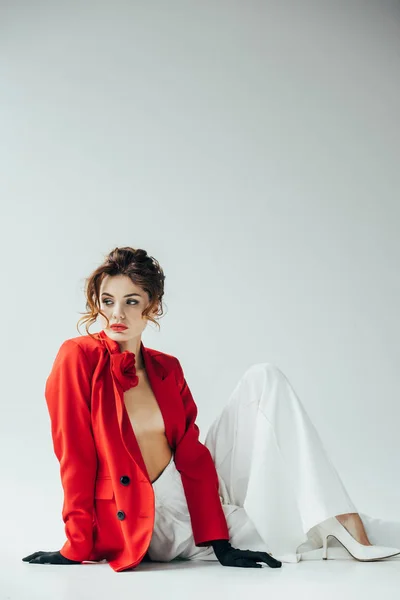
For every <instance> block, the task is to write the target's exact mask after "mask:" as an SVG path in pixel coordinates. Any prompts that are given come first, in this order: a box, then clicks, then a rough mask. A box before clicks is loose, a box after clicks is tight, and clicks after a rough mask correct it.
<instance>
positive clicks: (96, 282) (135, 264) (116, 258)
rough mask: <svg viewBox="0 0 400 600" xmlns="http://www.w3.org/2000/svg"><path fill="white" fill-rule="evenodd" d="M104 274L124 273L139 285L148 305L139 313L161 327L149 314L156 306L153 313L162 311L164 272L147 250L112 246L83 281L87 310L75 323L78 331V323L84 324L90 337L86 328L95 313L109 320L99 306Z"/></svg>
mask: <svg viewBox="0 0 400 600" xmlns="http://www.w3.org/2000/svg"><path fill="white" fill-rule="evenodd" d="M107 275H127V276H128V277H130V278H131V280H132V282H133V283H135V284H136V285H138V286H140V287H141V288H142V289H143V290H144V291H145V292H147V293H148V295H149V305H148V306H147V307H146V308H145V309H144V311H143V312H142V316H144V317H145V318H146V319H147V320H149V321H152V322H153V323H155V324H156V326H157V327H158V328H160V325H159V323H158V322H157V321H156V320H155V319H154V318H153V317H152V316H151V315H150V313H152V312H153V310H154V309H156V308H157V311H156V316H157V317H161V316H162V315H163V314H164V311H163V304H162V297H163V295H164V281H165V275H164V272H163V270H162V268H161V266H160V264H159V263H158V261H157V260H156V259H155V258H154V257H153V256H149V255H148V254H147V252H146V250H143V249H142V248H131V247H129V246H125V247H123V248H118V247H117V248H114V249H113V250H111V252H110V253H109V254H108V256H106V259H105V261H104V262H103V263H102V264H101V265H100V266H99V267H97V269H95V270H94V271H93V273H91V275H89V277H87V278H86V280H85V296H86V312H85V313H81V314H83V317H81V318H80V319H79V320H78V322H77V325H76V326H77V330H78V332H79V333H81V332H80V330H79V325H80V323H85V329H86V333H87V334H88V335H90V337H93V336H92V334H91V333H90V332H89V327H90V326H91V325H93V323H94V322H95V321H96V319H97V316H98V315H99V314H101V315H102V316H103V317H105V319H106V320H107V327H108V325H109V322H110V321H109V319H108V317H107V315H105V314H104V313H103V312H102V310H101V308H100V286H101V282H102V281H103V279H104V278H105V277H106V276H107Z"/></svg>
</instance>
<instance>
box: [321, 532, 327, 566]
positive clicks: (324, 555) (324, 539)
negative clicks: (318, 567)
mask: <svg viewBox="0 0 400 600" xmlns="http://www.w3.org/2000/svg"><path fill="white" fill-rule="evenodd" d="M322 558H323V560H328V536H325V535H324V536H323V537H322Z"/></svg>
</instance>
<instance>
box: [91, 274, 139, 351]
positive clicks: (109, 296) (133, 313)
mask: <svg viewBox="0 0 400 600" xmlns="http://www.w3.org/2000/svg"><path fill="white" fill-rule="evenodd" d="M148 303H149V296H148V294H147V292H145V291H144V290H143V289H142V288H141V287H139V286H138V285H135V284H134V283H133V282H132V280H131V279H130V278H129V277H128V276H127V275H106V276H105V277H104V279H103V281H102V283H101V286H100V307H101V310H102V311H103V312H104V314H105V315H107V317H108V318H109V320H110V324H109V326H108V327H107V321H106V319H105V318H104V317H103V316H102V315H99V319H100V322H101V327H102V328H103V329H104V330H105V331H106V333H107V335H109V337H111V338H112V339H115V340H117V341H118V342H126V341H128V340H129V339H131V338H136V337H138V336H140V335H141V333H142V331H143V330H144V329H145V328H146V325H147V319H146V318H145V317H142V312H143V310H144V309H145V307H146V306H147V305H148ZM117 323H123V324H124V325H125V326H126V327H127V329H124V330H121V331H116V330H113V329H111V325H114V324H117Z"/></svg>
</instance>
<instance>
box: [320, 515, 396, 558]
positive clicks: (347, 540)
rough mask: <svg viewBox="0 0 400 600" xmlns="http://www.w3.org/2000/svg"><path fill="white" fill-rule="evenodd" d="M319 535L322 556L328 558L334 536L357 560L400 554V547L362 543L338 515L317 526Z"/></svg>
mask: <svg viewBox="0 0 400 600" xmlns="http://www.w3.org/2000/svg"><path fill="white" fill-rule="evenodd" d="M316 529H317V530H318V533H319V535H320V536H321V538H322V543H323V552H322V558H323V559H324V560H327V559H328V538H329V537H334V538H336V539H337V541H338V542H340V543H341V544H342V546H343V547H344V548H345V549H346V550H347V552H348V553H349V554H350V555H351V556H352V557H353V558H355V559H356V560H361V561H373V560H381V559H383V558H389V557H390V556H395V555H396V554H400V548H390V547H387V546H375V545H373V546H365V545H364V544H360V543H359V542H357V540H355V539H354V538H353V536H352V535H351V534H350V533H349V532H348V531H347V529H346V528H345V527H344V526H343V525H342V524H341V523H340V522H339V521H338V520H337V518H336V517H331V518H330V519H326V521H323V522H322V523H319V524H318V525H317V526H316Z"/></svg>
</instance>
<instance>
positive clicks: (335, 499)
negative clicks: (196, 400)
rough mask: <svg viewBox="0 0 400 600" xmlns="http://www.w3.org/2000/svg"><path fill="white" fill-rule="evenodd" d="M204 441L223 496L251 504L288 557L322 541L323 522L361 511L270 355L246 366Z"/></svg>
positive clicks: (267, 535) (258, 522) (268, 539)
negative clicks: (320, 527) (318, 528)
mask: <svg viewBox="0 0 400 600" xmlns="http://www.w3.org/2000/svg"><path fill="white" fill-rule="evenodd" d="M205 445H206V446H207V447H208V449H209V450H210V452H211V455H212V457H213V459H214V462H215V465H216V468H217V471H218V473H219V475H220V477H221V478H222V479H223V483H224V489H225V490H226V494H227V498H225V500H226V501H228V502H231V503H232V504H236V505H238V506H241V507H243V508H244V509H245V511H246V513H247V515H248V517H249V518H250V519H251V521H252V523H253V524H254V526H255V529H256V530H257V532H258V534H259V535H260V536H261V538H262V539H263V540H264V541H265V543H266V544H267V545H268V546H269V548H270V551H271V552H272V554H273V556H274V557H275V558H277V559H279V560H282V562H297V561H298V560H300V559H301V558H302V554H303V552H304V553H306V552H307V551H312V550H315V549H317V548H320V547H321V546H322V541H321V538H320V537H319V535H318V534H317V532H316V531H315V525H317V524H318V523H320V522H322V521H324V520H325V519H327V518H329V517H332V516H335V515H338V514H342V513H348V512H358V511H357V508H356V506H355V505H354V503H353V502H352V500H351V498H350V497H349V495H348V493H347V491H346V489H345V487H344V485H343V483H342V481H341V479H340V477H339V475H338V473H337V471H336V469H335V467H334V466H333V464H332V462H331V460H330V459H329V456H328V454H327V452H326V450H325V448H324V446H323V444H322V441H321V439H320V437H319V435H318V433H317V431H316V429H315V427H314V425H313V424H312V422H311V420H310V418H309V416H308V414H307V413H306V411H305V409H304V407H303V405H302V404H301V402H300V399H299V398H298V396H297V394H296V392H295V391H294V389H293V387H292V386H291V384H290V382H289V381H288V379H287V378H286V376H285V375H284V374H283V373H282V371H281V370H280V369H278V368H277V367H276V366H274V365H272V364H270V363H259V364H255V365H252V366H251V367H250V368H249V369H247V371H246V372H245V373H244V375H243V376H242V378H241V379H240V380H239V382H238V384H237V386H236V388H235V389H234V391H233V393H232V395H231V397H230V399H229V402H228V403H227V405H226V406H225V407H224V409H223V410H222V413H221V415H220V416H219V417H218V418H217V419H216V420H215V421H214V422H213V424H212V425H211V427H210V429H209V431H208V434H207V436H206V440H205ZM221 487H222V486H221Z"/></svg>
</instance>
